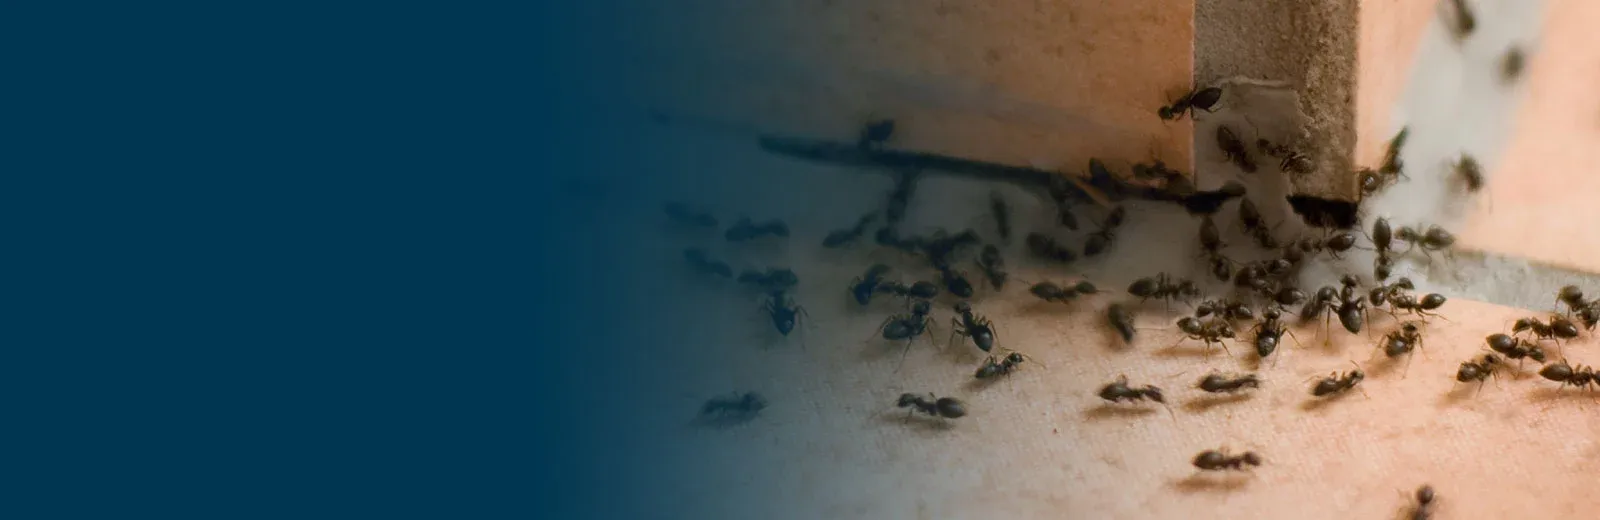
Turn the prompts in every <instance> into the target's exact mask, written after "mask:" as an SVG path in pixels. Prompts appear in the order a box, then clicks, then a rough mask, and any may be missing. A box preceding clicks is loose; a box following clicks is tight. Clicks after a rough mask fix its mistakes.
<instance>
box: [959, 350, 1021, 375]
mask: <svg viewBox="0 0 1600 520" xmlns="http://www.w3.org/2000/svg"><path fill="white" fill-rule="evenodd" d="M1027 359H1028V357H1027V356H1024V355H1022V353H1020V352H1012V353H1010V354H1007V355H1006V357H1005V358H1004V359H1000V360H996V359H995V357H994V356H989V358H988V359H985V360H984V361H983V364H982V365H980V366H978V370H977V372H974V373H973V374H972V377H974V378H977V379H994V378H996V377H1000V376H1005V375H1010V374H1011V372H1013V371H1015V370H1016V369H1017V366H1018V365H1021V364H1022V362H1023V361H1025V360H1027Z"/></svg>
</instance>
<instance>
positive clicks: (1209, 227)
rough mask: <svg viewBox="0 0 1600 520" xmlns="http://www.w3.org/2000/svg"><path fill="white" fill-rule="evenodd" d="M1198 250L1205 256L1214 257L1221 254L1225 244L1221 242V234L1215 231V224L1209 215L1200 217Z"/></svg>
mask: <svg viewBox="0 0 1600 520" xmlns="http://www.w3.org/2000/svg"><path fill="white" fill-rule="evenodd" d="M1199 236H1200V250H1201V251H1202V252H1204V253H1205V254H1207V255H1211V256H1216V255H1219V254H1221V253H1222V248H1223V247H1225V246H1227V244H1225V243H1223V242H1222V233H1221V231H1219V230H1218V229H1217V222H1216V221H1215V220H1212V219H1211V215H1206V216H1204V217H1200V234H1199Z"/></svg>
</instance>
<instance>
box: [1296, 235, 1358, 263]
mask: <svg viewBox="0 0 1600 520" xmlns="http://www.w3.org/2000/svg"><path fill="white" fill-rule="evenodd" d="M1355 245H1356V236H1355V235H1353V234H1351V233H1348V232H1339V233H1333V234H1331V235H1328V237H1327V238H1316V237H1305V238H1303V239H1300V243H1299V247H1300V250H1301V251H1304V252H1305V253H1306V254H1310V255H1316V254H1320V253H1322V252H1323V251H1327V252H1328V256H1332V257H1334V258H1344V257H1342V256H1339V254H1340V253H1343V252H1345V251H1349V250H1350V249H1351V248H1353V247H1355Z"/></svg>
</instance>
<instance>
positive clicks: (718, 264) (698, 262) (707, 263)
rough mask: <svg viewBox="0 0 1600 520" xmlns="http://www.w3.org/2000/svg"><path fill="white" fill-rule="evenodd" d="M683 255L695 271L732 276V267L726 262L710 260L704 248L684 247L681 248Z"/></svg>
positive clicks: (724, 276) (726, 276)
mask: <svg viewBox="0 0 1600 520" xmlns="http://www.w3.org/2000/svg"><path fill="white" fill-rule="evenodd" d="M683 257H684V258H685V259H687V260H689V265H690V266H691V267H693V268H694V270H695V272H697V273H702V274H714V275H717V276H721V277H723V278H733V268H732V267H729V266H728V264H727V263H726V262H722V261H718V260H712V259H711V257H710V256H708V255H706V251H705V250H704V249H700V248H691V249H685V250H683Z"/></svg>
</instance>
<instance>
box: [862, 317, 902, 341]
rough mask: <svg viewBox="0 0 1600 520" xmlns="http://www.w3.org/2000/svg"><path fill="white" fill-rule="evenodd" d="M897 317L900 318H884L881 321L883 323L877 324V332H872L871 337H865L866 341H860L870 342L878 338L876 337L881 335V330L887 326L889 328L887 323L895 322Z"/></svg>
mask: <svg viewBox="0 0 1600 520" xmlns="http://www.w3.org/2000/svg"><path fill="white" fill-rule="evenodd" d="M899 317H900V316H890V317H887V318H884V319H883V323H879V324H878V330H877V331H874V332H873V333H872V335H870V336H867V339H864V340H862V341H863V342H866V341H871V340H872V338H876V337H878V335H879V334H883V329H884V328H885V327H888V326H889V322H891V321H894V320H895V319H897V318H899Z"/></svg>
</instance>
